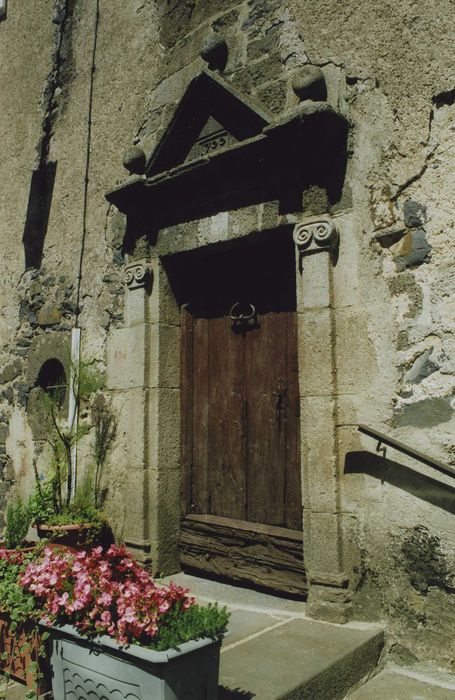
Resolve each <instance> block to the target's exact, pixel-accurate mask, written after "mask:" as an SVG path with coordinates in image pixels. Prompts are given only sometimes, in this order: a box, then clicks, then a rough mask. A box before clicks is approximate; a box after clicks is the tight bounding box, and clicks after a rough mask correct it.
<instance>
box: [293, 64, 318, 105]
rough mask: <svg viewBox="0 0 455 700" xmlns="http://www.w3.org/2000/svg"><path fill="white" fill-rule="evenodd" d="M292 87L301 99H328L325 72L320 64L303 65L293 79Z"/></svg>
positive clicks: (315, 100)
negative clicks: (319, 66)
mask: <svg viewBox="0 0 455 700" xmlns="http://www.w3.org/2000/svg"><path fill="white" fill-rule="evenodd" d="M292 89H293V90H294V92H295V94H296V95H297V97H298V98H299V99H300V100H301V101H303V100H313V101H314V102H325V101H326V99H327V85H326V82H325V78H324V73H323V72H322V70H321V69H320V68H318V66H302V68H300V70H299V71H298V73H296V74H295V75H294V77H293V79H292Z"/></svg>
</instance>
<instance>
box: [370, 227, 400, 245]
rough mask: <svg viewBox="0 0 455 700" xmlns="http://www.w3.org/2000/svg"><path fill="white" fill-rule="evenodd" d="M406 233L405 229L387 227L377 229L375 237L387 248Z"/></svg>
mask: <svg viewBox="0 0 455 700" xmlns="http://www.w3.org/2000/svg"><path fill="white" fill-rule="evenodd" d="M405 235H406V229H404V228H400V229H390V230H389V229H387V230H385V231H379V233H376V234H375V239H376V240H377V241H378V243H379V244H380V245H381V246H382V247H383V248H388V247H389V246H391V245H393V244H394V243H398V241H399V240H401V239H402V238H403V236H405Z"/></svg>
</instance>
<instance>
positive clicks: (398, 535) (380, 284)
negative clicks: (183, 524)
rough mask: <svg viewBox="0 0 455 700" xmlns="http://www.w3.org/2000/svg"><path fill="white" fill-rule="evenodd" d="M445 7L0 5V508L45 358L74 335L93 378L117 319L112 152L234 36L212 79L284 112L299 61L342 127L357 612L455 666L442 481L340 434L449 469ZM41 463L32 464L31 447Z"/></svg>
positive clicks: (297, 1)
mask: <svg viewBox="0 0 455 700" xmlns="http://www.w3.org/2000/svg"><path fill="white" fill-rule="evenodd" d="M452 9H453V8H452V4H451V3H450V2H449V1H448V0H445V1H443V2H440V3H438V11H437V12H435V10H434V8H432V7H431V6H430V5H429V4H428V3H424V2H423V0H404V1H403V2H401V3H396V2H389V0H380V2H377V3H371V2H369V1H368V0H363V1H361V2H358V3H356V4H355V5H354V4H353V3H352V2H351V1H350V0H342V1H341V2H335V1H334V0H323V1H322V2H321V1H320V0H318V2H316V0H305V2H304V1H303V0H286V1H284V0H267V2H265V1H262V2H261V1H259V0H244V1H243V2H237V1H236V0H205V1H203V0H156V1H153V0H128V2H123V3H121V2H120V1H119V0H115V1H114V2H108V0H99V2H95V0H27V2H26V3H19V2H18V1H17V0H16V1H15V0H10V2H9V3H8V15H7V19H6V20H4V21H3V22H1V23H0V79H1V84H2V90H1V92H0V113H1V114H2V116H3V124H4V129H3V139H2V143H1V145H0V181H1V183H2V187H1V192H0V211H1V219H0V240H1V242H2V253H3V261H4V262H3V268H2V270H3V274H2V275H1V276H0V300H1V304H0V476H1V479H2V481H1V483H0V510H3V511H4V508H5V503H6V499H7V497H8V493H9V492H10V489H11V487H12V485H13V484H14V483H18V484H20V485H21V487H22V488H23V489H24V490H25V491H29V490H30V488H31V486H32V481H33V476H32V472H31V467H32V462H33V459H34V458H35V457H37V452H39V450H40V449H41V447H42V443H40V441H39V439H38V438H37V436H36V434H35V433H34V430H35V429H34V426H33V418H30V410H31V408H30V401H29V396H30V392H31V390H32V389H33V383H34V381H35V380H36V371H37V369H39V366H38V365H39V362H41V361H42V358H43V357H44V356H45V351H44V350H43V347H44V348H46V347H47V348H48V352H49V353H53V356H55V354H56V353H57V349H56V348H57V347H61V346H64V345H65V344H67V342H68V337H69V333H70V330H71V328H72V327H73V325H74V323H75V322H77V323H78V324H79V325H80V326H81V328H82V352H83V355H84V356H85V357H89V358H93V359H94V360H96V361H97V363H98V365H99V367H100V368H101V369H104V368H105V366H106V347H107V341H108V339H109V337H110V335H111V334H112V331H113V330H114V329H120V328H122V326H123V323H124V283H123V267H124V259H123V256H122V250H121V248H122V240H123V235H124V231H125V221H124V217H123V216H122V215H121V214H120V213H119V212H117V211H116V210H115V209H114V208H113V207H111V206H109V205H108V204H107V202H106V201H105V199H104V193H105V192H106V191H107V190H108V189H111V188H112V187H114V186H115V185H116V184H119V183H120V182H122V181H123V180H124V179H125V173H124V171H122V168H121V154H122V152H123V150H124V148H126V147H127V146H129V145H131V144H132V143H137V144H138V145H140V146H142V147H143V148H144V150H145V152H146V154H147V155H149V153H150V152H151V150H152V149H153V147H154V145H155V144H156V143H157V141H158V139H159V137H160V135H161V134H162V133H163V132H164V130H165V129H166V127H167V125H168V124H169V121H170V119H171V117H172V114H173V111H174V109H175V107H176V105H177V103H178V100H179V99H180V97H181V96H182V94H183V92H184V90H185V89H186V87H187V85H188V83H189V81H190V80H191V79H192V78H193V77H194V76H195V75H196V74H197V73H198V72H199V71H200V70H201V69H202V68H203V67H204V66H205V64H204V62H203V61H202V59H201V58H200V57H199V52H200V49H201V46H202V44H203V42H204V39H205V38H206V37H207V35H208V34H209V33H210V32H212V31H215V32H216V33H219V34H222V35H223V36H224V37H225V38H226V39H227V42H228V45H229V59H228V64H227V67H226V70H225V71H224V76H225V77H226V78H227V79H228V80H230V81H231V82H232V83H233V84H234V85H235V86H236V87H237V88H238V89H240V90H242V91H244V92H245V93H246V94H248V95H250V96H251V97H252V98H253V99H255V100H257V101H259V102H261V103H263V104H264V105H265V106H266V107H267V108H268V109H269V110H271V112H273V113H276V114H279V113H280V112H281V111H283V110H287V109H291V108H292V107H294V106H295V105H296V104H297V98H296V96H295V95H294V93H293V91H292V87H291V82H292V78H293V76H294V75H296V73H297V72H298V70H299V68H300V67H301V66H303V65H306V64H308V63H310V64H313V65H317V66H319V67H321V68H322V70H323V72H324V75H325V78H326V81H327V86H328V100H329V102H330V103H331V104H332V105H333V106H334V107H336V108H337V109H338V110H340V111H341V112H342V113H343V114H344V115H345V116H346V117H347V118H348V120H349V123H350V125H351V130H350V137H349V139H350V140H349V156H350V157H349V162H348V170H347V175H346V182H345V187H344V192H343V196H342V198H341V199H340V201H339V202H338V203H336V204H335V205H334V206H333V209H332V215H333V216H334V217H335V218H336V220H337V223H338V227H339V229H340V233H341V244H340V257H339V260H338V263H337V265H336V267H335V269H334V280H333V284H334V298H335V319H336V338H335V342H334V348H333V352H334V353H335V355H336V360H337V370H338V371H337V379H336V382H337V383H336V386H337V405H338V422H339V425H340V427H339V430H338V442H339V448H340V451H341V454H342V455H343V459H342V460H341V465H340V470H341V473H340V483H341V497H340V498H341V503H340V509H341V511H342V512H343V518H344V520H343V522H344V528H345V536H346V537H345V550H346V551H345V556H346V557H347V559H348V560H349V561H350V566H351V586H352V598H353V605H354V613H355V615H356V616H357V617H363V618H367V619H383V618H386V619H387V620H388V621H389V625H390V627H389V629H390V631H391V641H392V650H393V653H394V655H395V658H396V659H398V660H401V661H405V662H410V661H413V660H414V661H415V660H421V661H429V660H431V659H434V660H435V661H436V662H438V663H441V664H444V665H447V666H450V665H451V664H453V658H454V654H453V652H454V649H453V638H452V637H453V635H452V633H451V629H453V622H454V618H455V603H454V594H453V588H454V585H455V584H454V575H455V548H454V545H453V542H454V534H455V520H454V514H455V502H454V491H453V479H452V478H451V477H445V476H442V475H440V474H439V473H437V472H435V471H434V470H432V469H431V468H429V467H425V466H423V465H421V464H419V463H417V462H415V461H414V460H412V459H410V458H406V457H404V456H403V455H402V454H401V453H399V452H396V451H394V450H391V449H390V448H388V449H387V451H386V453H385V456H383V455H382V454H379V453H378V454H376V453H375V443H374V441H373V440H371V439H370V438H367V437H363V438H360V437H359V434H358V432H357V431H356V429H355V428H353V427H352V426H353V424H356V423H364V424H367V425H370V426H374V427H376V428H378V429H380V430H382V431H383V432H385V433H387V434H390V435H392V436H394V437H396V438H398V439H400V440H402V441H403V442H404V443H407V444H409V445H411V446H414V447H416V448H418V449H420V450H422V451H424V452H427V453H429V454H430V455H432V456H434V457H435V458H437V459H440V460H441V461H444V462H446V463H447V464H449V465H452V466H455V445H454V439H453V435H454V429H455V417H454V407H455V365H454V359H453V358H454V356H455V333H454V331H455V327H454V326H455V321H454V310H455V307H454V305H455V302H454V298H453V279H454V272H455V270H454V267H455V262H454V256H453V242H452V240H453V236H454V226H455V223H454V222H455V217H454V213H453V212H454V209H453V206H454V205H453V202H454V201H455V191H454V190H455V175H454V173H455V146H454V141H453V133H454V131H453V130H454V124H455V121H454V120H455V74H454V71H453V56H452V54H453V51H452V42H451V34H452V14H453V12H452ZM304 157H305V154H302V158H304ZM304 202H305V198H304ZM310 210H311V205H310V204H308V205H307V209H306V211H307V213H310ZM239 221H240V222H242V218H241V217H240V216H239ZM241 225H242V223H240V224H239V227H240V228H241ZM181 228H182V227H181ZM162 235H163V236H165V234H162ZM184 235H185V233H184V231H183V236H184ZM195 235H202V236H203V235H206V234H204V233H197V232H196V233H195ZM113 398H114V404H115V406H116V410H118V412H119V414H120V415H119V417H120V424H121V430H120V434H119V439H118V443H117V446H116V449H115V452H114V454H113V457H112V464H111V473H110V481H111V493H110V499H111V500H110V506H109V507H110V509H111V512H112V513H114V512H115V514H116V516H117V522H116V529H117V533H118V535H119V536H121V535H122V528H123V524H122V523H123V522H124V520H125V518H127V511H128V509H132V510H134V506H135V505H136V504H133V507H132V504H131V502H128V503H127V502H126V501H125V496H124V493H123V491H122V485H123V484H124V483H125V480H126V479H127V477H128V465H129V459H130V456H131V444H130V437H131V436H130V433H129V430H131V426H129V417H128V416H127V415H125V414H123V415H122V402H121V401H120V400H119V397H118V396H114V397H113ZM89 441H90V436H89V438H88V441H87V445H86V447H85V448H84V449H85V451H87V450H88V449H89V444H88V443H89ZM83 452H84V450H83ZM38 461H39V465H40V468H44V466H45V452H44V453H41V456H38ZM133 497H134V494H133ZM129 498H131V495H130V496H129ZM136 498H137V499H138V503H137V508H139V501H140V499H141V498H142V495H141V494H137V495H136ZM347 542H349V543H351V545H350V546H349V547H348V546H347V545H346V543H347ZM316 544H317V543H316ZM313 546H315V545H314V544H313Z"/></svg>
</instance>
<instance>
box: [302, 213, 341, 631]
mask: <svg viewBox="0 0 455 700" xmlns="http://www.w3.org/2000/svg"><path fill="white" fill-rule="evenodd" d="M294 242H295V244H296V247H297V312H298V350H299V375H300V401H301V435H302V438H301V440H302V444H301V447H302V473H303V480H302V481H303V501H304V533H305V566H306V569H307V576H308V581H309V597H308V612H309V614H310V615H312V616H313V617H316V618H323V619H327V620H331V621H336V622H344V621H346V620H347V619H348V618H349V616H350V604H349V603H350V598H349V593H348V579H347V576H346V574H345V570H344V563H343V537H342V523H341V514H340V491H339V479H340V476H339V455H338V450H337V440H336V413H337V406H336V366H335V357H336V355H335V342H336V338H335V319H334V311H333V306H334V304H333V281H332V267H333V263H334V261H335V260H336V256H337V250H338V244H339V235H338V231H337V229H336V227H335V225H334V223H333V222H332V220H331V219H330V217H326V216H320V217H318V218H316V219H311V220H307V221H302V222H300V223H298V224H296V226H295V228H294Z"/></svg>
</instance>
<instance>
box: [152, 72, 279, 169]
mask: <svg viewBox="0 0 455 700" xmlns="http://www.w3.org/2000/svg"><path fill="white" fill-rule="evenodd" d="M271 120H272V115H271V114H269V113H268V112H267V110H265V108H263V107H260V106H258V105H256V104H255V103H253V102H252V101H251V100H250V99H249V98H248V97H246V96H245V95H242V94H241V93H240V92H239V91H238V90H236V89H235V88H233V86H232V85H230V84H229V83H227V82H226V81H225V80H224V79H223V78H222V77H221V76H220V75H218V74H215V73H212V72H211V71H203V72H202V73H200V74H199V75H198V76H197V77H196V78H194V79H193V80H192V81H191V83H190V85H189V86H188V88H187V90H186V92H185V94H184V95H183V97H182V99H181V101H180V103H179V105H178V106H177V108H176V110H175V113H174V117H173V119H172V120H171V122H170V124H169V126H168V128H167V130H166V132H165V133H164V135H163V136H162V138H161V140H160V141H159V143H158V145H157V147H156V148H155V150H154V152H153V153H152V155H151V157H150V159H149V162H148V164H147V170H146V175H147V176H148V177H151V176H153V175H157V174H158V173H161V172H164V171H166V170H170V169H171V168H175V167H177V166H179V165H181V164H182V163H184V162H186V161H190V160H197V159H198V158H201V157H209V156H210V155H213V154H214V153H216V152H218V151H220V150H221V149H223V148H226V147H227V146H229V145H232V144H235V143H236V142H240V141H244V140H246V139H249V138H252V137H254V136H257V135H258V134H260V133H261V132H262V130H263V129H264V127H266V126H268V125H269V124H270V122H271Z"/></svg>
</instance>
